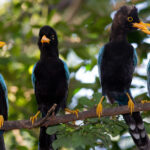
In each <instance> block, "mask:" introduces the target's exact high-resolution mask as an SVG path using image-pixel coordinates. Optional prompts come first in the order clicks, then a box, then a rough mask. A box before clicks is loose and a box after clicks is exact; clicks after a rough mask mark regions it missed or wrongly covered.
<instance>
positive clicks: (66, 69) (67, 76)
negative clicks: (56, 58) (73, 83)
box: [62, 60, 70, 83]
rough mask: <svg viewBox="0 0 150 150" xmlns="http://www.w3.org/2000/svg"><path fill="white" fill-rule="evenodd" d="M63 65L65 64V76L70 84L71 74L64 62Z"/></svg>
mask: <svg viewBox="0 0 150 150" xmlns="http://www.w3.org/2000/svg"><path fill="white" fill-rule="evenodd" d="M62 62H63V64H64V69H65V74H66V79H67V82H68V83H69V79H70V72H69V69H68V66H67V64H66V63H65V62H64V61H63V60H62Z"/></svg>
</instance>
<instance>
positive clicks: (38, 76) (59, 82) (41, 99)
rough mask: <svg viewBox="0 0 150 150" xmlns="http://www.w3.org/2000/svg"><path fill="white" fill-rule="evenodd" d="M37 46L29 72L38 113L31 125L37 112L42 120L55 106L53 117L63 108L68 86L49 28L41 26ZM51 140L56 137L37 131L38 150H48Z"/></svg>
mask: <svg viewBox="0 0 150 150" xmlns="http://www.w3.org/2000/svg"><path fill="white" fill-rule="evenodd" d="M38 46H39V49H40V52H41V55H40V60H39V61H38V62H37V63H36V64H35V65H34V68H33V73H32V83H33V87H34V90H35V96H36V101H37V104H38V110H39V111H38V112H37V113H36V115H35V116H33V117H31V118H30V120H31V121H32V123H34V121H35V120H36V118H37V116H38V115H39V114H40V112H41V113H42V117H44V116H45V115H46V114H47V112H48V110H49V109H50V108H51V107H52V106H53V105H54V104H55V103H56V104H57V107H56V109H55V114H56V113H57V112H58V111H59V109H60V108H62V109H64V108H66V99H67V94H68V83H69V70H68V67H67V65H66V63H65V62H64V61H62V60H61V59H60V58H59V53H58V39H57V34H56V32H55V30H54V29H53V28H51V27H50V26H43V27H42V28H41V29H40V32H39V40H38ZM67 110H68V111H70V112H71V113H75V111H71V110H69V109H67ZM55 139H56V135H47V134H46V128H45V127H41V128H40V137H39V150H52V149H53V148H52V142H53V141H54V140H55Z"/></svg>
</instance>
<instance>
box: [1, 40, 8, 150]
mask: <svg viewBox="0 0 150 150" xmlns="http://www.w3.org/2000/svg"><path fill="white" fill-rule="evenodd" d="M4 45H5V43H4V42H0V47H3V46H4ZM7 95H8V93H7V87H6V84H5V81H4V78H3V76H2V75H1V74H0V128H1V127H2V126H3V124H4V121H6V120H7V119H8V96H7ZM3 133H4V131H2V130H0V150H5V143H4V137H3Z"/></svg>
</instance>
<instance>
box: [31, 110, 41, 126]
mask: <svg viewBox="0 0 150 150" xmlns="http://www.w3.org/2000/svg"><path fill="white" fill-rule="evenodd" d="M39 114H40V111H38V112H37V113H36V114H35V115H34V116H31V117H30V121H31V122H32V125H33V124H34V122H35V120H37V117H38V115H39Z"/></svg>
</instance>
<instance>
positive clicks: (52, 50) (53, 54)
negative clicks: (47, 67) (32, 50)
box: [40, 47, 59, 59]
mask: <svg viewBox="0 0 150 150" xmlns="http://www.w3.org/2000/svg"><path fill="white" fill-rule="evenodd" d="M58 57H59V54H58V48H57V47H49V48H47V47H43V48H42V50H41V55H40V58H41V59H47V58H58Z"/></svg>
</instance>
